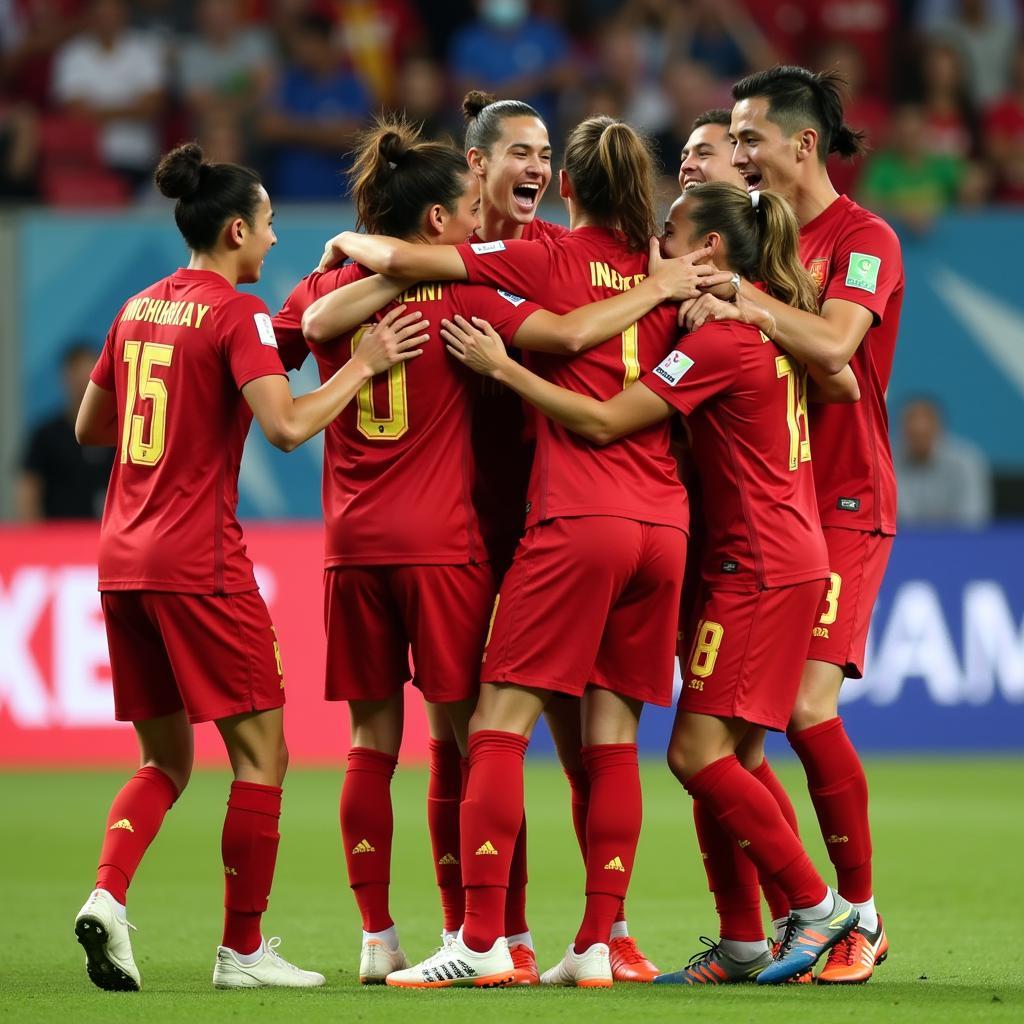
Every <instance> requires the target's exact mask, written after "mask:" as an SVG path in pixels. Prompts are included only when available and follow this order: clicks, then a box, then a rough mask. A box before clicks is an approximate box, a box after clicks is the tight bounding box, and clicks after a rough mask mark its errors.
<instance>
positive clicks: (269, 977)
mask: <svg viewBox="0 0 1024 1024" xmlns="http://www.w3.org/2000/svg"><path fill="white" fill-rule="evenodd" d="M156 184H157V186H158V187H159V189H160V191H161V192H162V193H163V194H164V195H165V196H168V197H170V198H172V199H176V200H177V203H176V205H175V210H174V216H175V220H176V222H177V224H178V228H179V230H180V231H181V233H182V235H183V237H184V239H185V241H186V243H187V244H188V246H189V249H190V250H191V260H190V262H189V266H188V268H187V269H184V270H178V271H176V272H175V273H174V274H172V275H171V276H170V277H167V278H164V279H163V280H161V281H157V282H156V283H155V284H153V285H151V286H150V287H148V288H146V289H144V290H143V291H142V292H140V293H139V294H138V295H135V296H133V297H132V298H130V299H129V300H128V301H127V302H126V303H125V304H124V306H123V307H122V308H121V310H120V312H119V313H118V315H117V317H116V319H115V320H114V323H113V325H112V327H111V328H110V332H109V333H108V335H107V338H106V343H105V345H104V348H103V352H102V354H101V356H100V358H99V361H98V362H97V364H96V367H95V369H94V370H93V372H92V379H91V381H90V383H89V385H88V388H87V390H86V393H85V397H84V398H83V401H82V405H81V408H80V409H79V413H78V420H77V424H76V427H75V431H76V434H77V436H78V440H79V441H80V442H81V443H82V444H102V445H116V448H117V451H118V453H119V455H118V457H117V458H116V461H115V463H114V469H113V473H112V475H111V479H110V486H109V489H108V492H107V502H106V508H105V509H104V513H103V521H102V525H101V530H100V552H99V589H100V593H101V601H102V607H103V617H104V621H105V624H106V630H107V640H108V644H109V647H110V664H111V672H112V676H113V687H114V706H115V716H116V718H117V719H118V720H119V721H130V722H131V723H132V724H133V725H134V727H135V732H136V734H137V736H138V740H139V748H140V759H141V761H142V767H141V768H140V769H139V771H138V772H136V773H135V775H134V776H133V777H132V778H131V779H130V780H129V781H128V782H127V783H126V785H125V786H124V787H123V788H122V789H121V791H120V792H119V793H118V794H117V796H116V797H115V798H114V802H113V804H112V805H111V808H110V814H109V816H108V819H107V827H106V832H105V833H104V841H103V849H102V852H101V854H100V860H99V869H98V873H97V878H96V887H95V889H94V890H93V892H92V893H91V894H90V896H89V898H88V900H87V901H86V903H85V905H84V906H83V907H82V909H81V911H80V912H79V914H78V917H77V918H76V920H75V933H76V935H77V936H78V941H79V942H80V943H81V944H82V946H83V947H84V948H85V954H86V966H87V969H88V973H89V977H90V978H91V979H92V980H93V982H95V984H96V985H98V986H99V987H100V988H104V989H113V990H136V989H138V988H139V987H140V984H141V979H140V975H139V970H138V968H137V967H136V965H135V961H134V959H133V956H132V948H131V941H130V938H129V933H128V929H129V927H130V926H129V925H128V923H127V920H126V916H125V914H126V911H125V903H126V897H127V890H128V886H129V884H130V883H131V880H132V877H133V876H134V874H135V871H136V869H137V868H138V865H139V862H140V861H141V860H142V857H143V855H144V854H145V852H146V849H147V847H148V846H149V844H150V843H151V842H152V841H153V839H154V838H155V836H156V834H157V832H158V831H159V829H160V825H161V823H162V821H163V819H164V816H165V814H166V813H167V811H168V810H169V809H170V807H171V805H172V804H173V803H174V802H175V800H177V798H178V796H179V795H180V794H181V792H182V790H183V789H184V788H185V786H186V784H187V783H188V779H189V774H190V772H191V768H192V725H193V723H195V722H205V721H213V722H215V723H216V725H217V728H218V730H219V731H220V734H221V737H222V738H223V740H224V745H225V747H226V748H227V752H228V757H229V759H230V761H231V766H232V770H233V773H234V782H233V783H232V785H231V791H230V794H229V797H228V810H227V817H226V818H225V821H224V830H223V833H222V836H221V853H222V856H223V861H224V882H225V898H224V908H225V910H224V934H223V939H222V945H221V946H220V947H219V948H218V950H217V956H216V961H215V965H214V971H213V983H214V985H215V986H216V987H217V988H258V987H261V986H268V985H275V986H286V987H309V986H315V985H322V984H323V983H324V978H323V976H322V975H320V974H317V973H315V972H313V971H304V970H300V969H299V968H298V967H295V966H294V965H292V964H290V963H288V962H287V961H286V960H284V959H283V958H282V957H280V956H279V955H278V953H277V952H276V948H277V944H278V942H279V940H278V939H271V940H270V941H269V942H264V941H263V938H262V935H261V931H260V922H261V916H262V914H263V912H264V911H265V910H266V908H267V900H268V896H269V893H270V889H271V884H272V881H273V875H274V863H275V860H276V857H277V848H278V842H279V838H280V837H279V835H278V831H277V822H278V818H279V817H280V813H281V783H282V780H283V778H284V774H285V767H286V764H287V757H288V755H287V750H286V747H285V742H284V736H283V732H282V712H283V709H282V705H283V704H284V674H283V669H282V667H281V656H280V651H279V648H278V643H277V636H276V634H275V632H274V627H273V625H272V624H271V621H270V617H269V615H268V614H267V609H266V606H265V605H264V603H263V600H262V599H261V598H260V595H259V591H258V590H257V587H256V581H255V579H254V577H253V568H252V563H251V561H250V560H249V557H248V556H247V554H246V550H245V544H244V541H243V539H242V531H241V527H240V526H239V523H238V520H237V518H236V515H235V508H236V505H237V502H238V468H239V462H240V459H241V456H242V446H243V444H244V442H245V436H246V434H247V432H248V429H249V424H250V423H251V421H252V417H253V415H254V414H255V416H256V419H257V420H258V421H259V423H260V426H261V427H262V429H263V431H264V433H265V434H266V435H267V437H268V439H269V440H270V441H271V442H272V443H273V444H275V445H277V446H278V447H279V448H282V449H284V450H286V451H290V450H291V449H293V448H295V447H296V446H297V445H299V444H301V443H302V442H303V441H305V440H306V439H307V438H309V437H311V436H312V435H313V434H315V433H316V432H317V431H320V430H322V429H323V428H324V427H325V426H326V425H327V424H328V423H329V422H331V420H333V419H334V417H335V416H337V414H338V413H339V412H340V411H341V409H342V408H343V407H344V406H345V405H346V404H347V403H348V402H349V401H350V400H351V399H352V398H354V397H355V396H356V395H357V394H358V393H359V392H360V389H361V388H362V387H363V386H364V385H368V382H369V381H370V380H371V379H372V378H373V376H374V375H375V374H376V373H378V372H381V371H383V370H386V369H388V368H389V367H391V366H393V365H398V364H401V365H404V361H405V360H408V359H410V358H412V357H414V356H415V355H417V354H418V350H416V349H415V348H413V347H412V345H411V344H409V343H408V342H404V343H398V344H392V345H390V347H387V348H385V347H384V346H383V345H382V344H381V343H380V341H379V339H378V338H377V337H376V336H374V335H371V336H370V338H369V339H368V343H367V344H365V345H364V346H362V347H361V348H360V351H359V353H358V354H357V355H355V356H353V357H352V358H351V359H350V360H348V361H347V362H346V363H345V365H344V366H343V367H342V368H341V369H340V370H339V372H338V373H337V374H335V375H334V376H333V377H332V378H331V379H330V380H328V381H326V382H325V384H324V385H323V387H321V388H319V389H318V390H316V391H314V392H313V393H311V394H308V395H303V396H302V397H300V398H298V399H294V400H293V399H292V396H291V393H290V391H289V389H288V383H287V378H286V377H285V376H284V373H283V370H282V367H281V362H280V360H279V358H278V353H277V347H276V342H275V338H274V332H273V328H272V326H271V322H270V316H269V314H268V312H267V309H266V307H265V306H264V305H263V303H262V302H261V301H260V300H259V299H257V298H256V297H255V296H252V295H247V294H245V293H243V292H240V291H238V290H237V288H236V286H237V285H238V284H241V283H250V282H253V281H257V280H259V277H260V271H261V268H262V265H263V259H264V257H265V256H266V254H267V252H268V251H269V249H270V247H271V246H273V245H274V244H275V242H276V238H275V236H274V229H273V225H272V219H273V211H272V210H271V207H270V199H269V197H268V195H267V193H266V191H265V190H264V188H263V187H262V185H261V184H260V180H259V178H258V176H257V175H256V174H255V172H253V171H251V170H249V169H248V168H244V167H239V166H237V165H235V164H222V163H208V162H205V161H204V160H203V156H202V151H201V150H200V148H199V147H198V146H197V145H194V144H189V145H185V146H181V147H179V148H178V149H176V150H174V151H172V152H171V153H169V154H167V155H166V156H165V157H164V158H163V160H162V161H161V162H160V165H159V167H158V168H157V171H156Z"/></svg>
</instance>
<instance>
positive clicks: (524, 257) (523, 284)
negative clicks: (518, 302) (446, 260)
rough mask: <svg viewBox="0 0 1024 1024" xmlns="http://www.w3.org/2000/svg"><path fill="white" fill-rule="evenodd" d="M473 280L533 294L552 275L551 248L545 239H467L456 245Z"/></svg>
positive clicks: (516, 293) (525, 293)
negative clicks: (484, 240) (534, 240)
mask: <svg viewBox="0 0 1024 1024" xmlns="http://www.w3.org/2000/svg"><path fill="white" fill-rule="evenodd" d="M456 249H458V251H459V255H460V256H461V257H462V262H463V263H464V264H465V267H466V275H467V277H468V279H469V280H470V281H471V282H472V283H473V284H489V285H490V286H491V287H492V288H504V289H505V290H506V291H509V292H511V293H512V294H513V295H526V296H529V295H530V293H531V292H532V291H535V290H536V289H537V287H538V286H539V284H540V283H541V282H544V283H546V282H547V281H548V280H550V277H551V263H552V254H551V248H550V246H549V245H547V244H546V243H544V242H541V241H536V242H525V241H523V240H522V239H514V240H510V241H507V242H465V243H463V244H462V245H458V246H456Z"/></svg>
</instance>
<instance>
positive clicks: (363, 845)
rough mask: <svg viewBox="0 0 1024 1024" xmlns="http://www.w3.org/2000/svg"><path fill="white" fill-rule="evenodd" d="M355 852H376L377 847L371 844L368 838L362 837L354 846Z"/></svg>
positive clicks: (353, 850)
mask: <svg viewBox="0 0 1024 1024" xmlns="http://www.w3.org/2000/svg"><path fill="white" fill-rule="evenodd" d="M352 852H353V853H376V852H377V847H376V846H371V845H370V841H369V840H368V839H360V840H359V842H358V843H356V845H355V846H353V847H352Z"/></svg>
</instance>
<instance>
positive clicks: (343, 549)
mask: <svg viewBox="0 0 1024 1024" xmlns="http://www.w3.org/2000/svg"><path fill="white" fill-rule="evenodd" d="M366 273H367V272H366V271H365V270H364V269H363V268H361V267H358V266H355V265H349V266H346V267H341V268H338V269H334V270H328V271H327V272H326V273H323V274H320V273H313V274H310V275H309V276H308V277H306V278H303V280H302V281H300V282H299V284H298V285H296V287H295V289H294V290H293V291H292V293H291V295H289V296H288V299H287V300H286V302H285V304H284V306H283V307H282V308H281V311H280V312H279V313H278V314H277V316H276V317H275V318H274V323H275V325H277V326H279V327H280V329H281V331H282V334H283V335H285V336H287V335H288V334H289V332H294V331H296V330H300V328H299V326H298V325H300V324H301V322H302V314H303V312H304V311H305V309H306V308H307V307H308V306H310V305H311V304H312V303H313V302H314V301H315V300H316V299H318V298H319V297H320V296H321V295H325V294H327V293H328V292H331V291H333V290H334V289H336V288H340V287H341V286H342V285H345V284H348V283H349V282H351V281H355V280H357V279H358V278H360V277H363V276H365V275H366ZM397 303H404V304H405V305H406V306H407V307H408V312H409V313H412V312H416V311H419V312H421V313H422V314H423V316H424V317H425V318H426V319H428V320H429V321H430V329H429V331H430V340H429V341H428V342H426V344H425V345H424V346H423V355H421V356H419V357H418V358H416V359H414V360H412V361H411V362H408V363H398V364H397V365H395V366H393V367H392V368H391V370H389V371H388V372H387V373H382V374H379V375H378V376H377V377H375V378H374V379H373V381H371V382H370V383H368V384H366V385H364V386H363V388H362V389H361V390H360V392H359V395H358V397H357V399H356V400H355V401H353V402H351V403H350V404H349V405H348V406H347V407H346V408H345V409H344V410H343V411H342V413H341V415H340V416H338V418H337V419H336V420H334V422H333V423H331V424H330V425H329V426H328V428H327V431H326V437H325V442H324V477H323V506H324V519H325V521H326V526H327V531H326V552H325V559H326V561H325V564H326V565H327V567H328V568H330V567H332V566H340V565H460V564H465V563H467V562H478V561H479V562H482V561H486V560H487V552H486V550H485V549H484V543H483V538H482V535H481V530H480V523H479V521H478V517H477V512H476V509H475V508H474V505H473V501H472V491H473V482H474V477H475V471H474V465H473V453H472V448H471V438H470V418H471V413H472V391H471V388H470V379H471V377H472V376H473V375H472V374H470V372H469V371H468V370H466V369H465V368H464V367H463V366H462V365H461V364H459V363H458V362H457V361H456V360H455V359H453V358H452V357H451V356H450V355H449V354H448V352H447V351H446V349H445V345H444V341H443V340H442V338H441V335H440V329H441V321H442V319H452V318H454V317H455V315H456V314H461V315H462V316H464V317H467V318H468V317H471V316H481V317H484V318H486V319H487V320H489V321H490V322H491V323H492V324H493V325H494V329H495V330H496V331H498V332H499V333H500V334H502V335H503V336H504V337H505V338H511V337H512V335H513V334H515V332H516V331H517V330H518V329H519V325H520V324H521V323H522V322H523V321H524V320H525V319H526V318H527V317H528V316H530V314H531V313H533V312H535V311H536V309H537V307H536V306H534V305H532V304H530V303H527V302H524V301H523V300H522V299H520V298H518V296H510V297H509V298H508V299H506V298H502V297H501V296H500V295H499V294H498V293H497V292H495V291H493V290H492V289H490V288H474V287H471V286H468V285H453V284H450V283H447V282H444V283H433V284H430V283H425V284H418V285H415V286H414V287H412V288H410V289H409V290H408V291H407V292H406V293H405V294H404V295H400V296H399V297H398V299H397V300H396V304H397ZM389 308H390V307H389ZM382 312H383V311H382ZM366 326H368V325H363V327H360V328H359V329H358V330H356V331H353V332H350V333H348V334H343V335H341V336H340V337H338V338H335V339H334V340H333V341H330V342H327V343H326V344H323V345H314V346H312V351H313V355H314V356H315V357H316V361H317V366H318V367H319V370H320V379H321V380H327V379H328V378H329V377H331V376H332V375H333V374H334V373H335V372H336V371H337V370H339V369H340V368H341V367H342V366H344V365H345V363H346V362H348V360H349V358H350V357H351V355H352V352H353V351H354V349H355V347H356V346H357V345H358V344H359V339H360V337H361V336H362V333H363V331H364V330H365V329H366Z"/></svg>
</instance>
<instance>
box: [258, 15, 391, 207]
mask: <svg viewBox="0 0 1024 1024" xmlns="http://www.w3.org/2000/svg"><path fill="white" fill-rule="evenodd" d="M287 46H288V50H289V53H290V60H289V62H288V64H287V65H286V66H285V68H284V72H283V75H282V79H281V83H280V87H279V89H278V92H277V96H276V97H275V98H274V100H273V101H272V105H271V109H270V110H269V111H268V112H267V113H266V114H265V115H264V117H263V118H262V121H261V129H262V137H263V139H264V140H265V141H266V142H267V143H269V144H270V145H271V146H272V147H274V154H273V171H272V182H273V189H272V193H271V194H272V195H273V197H274V199H275V200H281V199H294V200H313V201H316V200H329V199H337V198H339V197H340V196H341V195H342V194H343V193H344V191H345V182H344V178H343V177H342V172H343V170H344V167H345V162H344V159H343V157H344V154H345V152H346V151H347V150H349V149H350V148H351V146H352V142H353V140H354V137H355V135H356V133H357V132H358V131H359V129H360V127H361V126H362V124H363V122H364V121H365V119H366V118H367V116H368V115H369V114H370V110H371V101H370V97H369V95H368V93H367V92H366V89H365V88H363V86H362V84H361V83H360V81H359V79H358V78H356V76H355V75H354V74H352V72H351V71H349V70H347V69H346V68H344V67H343V66H342V64H341V62H340V60H339V57H338V54H337V51H336V50H335V49H334V46H333V44H332V42H331V22H330V20H329V19H327V18H324V17H321V16H319V15H307V16H305V17H304V18H303V19H302V20H301V21H299V22H298V23H297V24H295V25H293V26H292V27H291V29H290V31H289V36H288V39H287Z"/></svg>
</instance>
